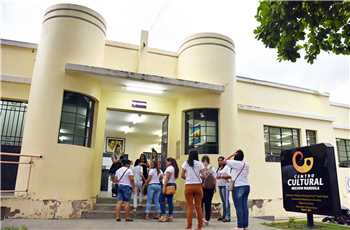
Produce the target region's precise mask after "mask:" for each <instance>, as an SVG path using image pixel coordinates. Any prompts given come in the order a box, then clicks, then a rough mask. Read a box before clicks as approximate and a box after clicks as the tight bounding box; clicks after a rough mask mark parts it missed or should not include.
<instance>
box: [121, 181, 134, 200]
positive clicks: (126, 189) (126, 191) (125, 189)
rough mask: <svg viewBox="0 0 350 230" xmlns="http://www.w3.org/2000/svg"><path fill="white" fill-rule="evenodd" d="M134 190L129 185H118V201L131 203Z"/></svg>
mask: <svg viewBox="0 0 350 230" xmlns="http://www.w3.org/2000/svg"><path fill="white" fill-rule="evenodd" d="M131 193H132V188H131V187H130V186H128V185H123V184H120V185H118V200H119V201H123V202H129V201H130V198H131Z"/></svg>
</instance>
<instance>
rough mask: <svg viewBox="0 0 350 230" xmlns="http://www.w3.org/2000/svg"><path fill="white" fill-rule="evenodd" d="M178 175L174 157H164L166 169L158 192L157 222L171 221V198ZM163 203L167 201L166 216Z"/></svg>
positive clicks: (172, 204) (172, 207)
mask: <svg viewBox="0 0 350 230" xmlns="http://www.w3.org/2000/svg"><path fill="white" fill-rule="evenodd" d="M178 177H179V167H178V166H177V163H176V160H175V159H174V158H171V157H169V158H167V159H166V169H165V171H164V176H163V187H162V193H161V194H160V211H161V213H160V215H161V216H160V218H159V222H172V221H173V211H174V203H173V198H174V195H175V192H176V179H177V178H178ZM165 203H168V209H169V212H168V216H166V215H165V207H166V205H165Z"/></svg>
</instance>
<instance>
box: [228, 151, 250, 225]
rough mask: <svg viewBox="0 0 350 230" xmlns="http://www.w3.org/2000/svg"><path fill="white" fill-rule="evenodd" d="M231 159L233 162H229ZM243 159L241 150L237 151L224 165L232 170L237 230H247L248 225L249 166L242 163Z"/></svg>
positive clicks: (244, 162)
mask: <svg viewBox="0 0 350 230" xmlns="http://www.w3.org/2000/svg"><path fill="white" fill-rule="evenodd" d="M232 158H233V160H231V159H232ZM243 159H244V153H243V151H242V150H237V151H236V152H235V153H234V154H232V155H231V156H229V157H227V158H226V164H227V165H228V166H229V167H230V168H232V169H233V173H232V183H233V187H234V190H233V192H232V197H233V203H234V205H235V208H236V214H237V227H238V229H248V224H249V210H248V196H249V192H250V186H249V182H248V174H249V165H248V163H247V162H246V161H243Z"/></svg>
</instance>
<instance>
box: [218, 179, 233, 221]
mask: <svg viewBox="0 0 350 230" xmlns="http://www.w3.org/2000/svg"><path fill="white" fill-rule="evenodd" d="M219 193H220V198H221V202H222V218H224V219H226V220H231V211H230V191H229V190H228V187H227V186H219Z"/></svg>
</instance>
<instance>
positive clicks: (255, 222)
mask: <svg viewBox="0 0 350 230" xmlns="http://www.w3.org/2000/svg"><path fill="white" fill-rule="evenodd" d="M263 222H264V220H260V219H255V218H252V219H250V226H249V229H250V230H273V229H275V228H269V227H266V226H264V225H261V223H263ZM195 223H196V222H195V221H194V224H195ZM21 225H25V226H27V227H28V230H37V229H38V230H44V229H45V230H58V229H59V230H61V229H62V230H63V229H65V230H85V229H88V230H93V229H94V230H97V229H102V230H112V229H113V230H115V229H123V230H124V229H125V230H126V229H142V230H148V229H153V230H154V229H164V230H169V229H184V228H185V219H177V220H175V221H174V222H172V223H159V222H157V221H145V220H135V222H132V223H130V222H128V223H125V222H119V223H117V222H115V221H114V220H112V219H96V220H91V219H76V220H33V219H6V220H4V221H1V227H9V226H15V227H19V226H21ZM234 226H235V222H231V223H221V222H218V221H213V222H212V223H210V225H209V226H207V227H205V228H204V229H205V230H214V229H226V230H229V229H234ZM275 230H276V229H275Z"/></svg>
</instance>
